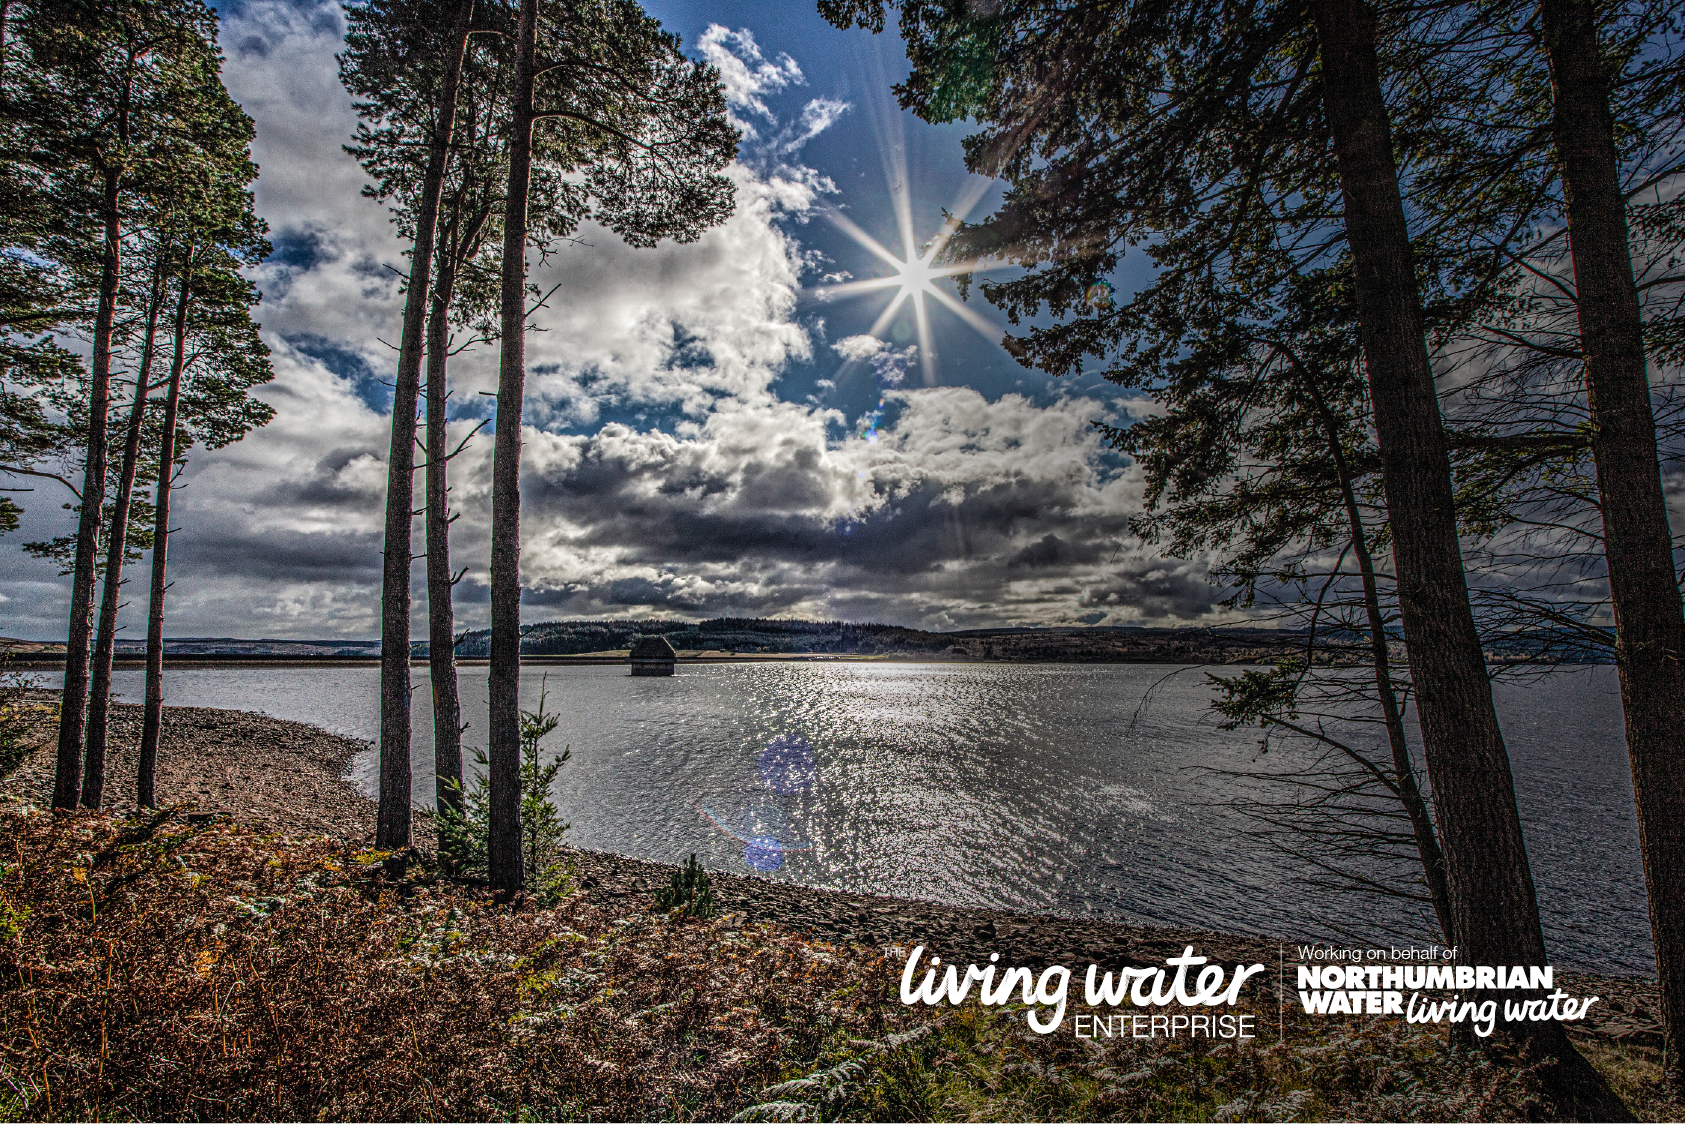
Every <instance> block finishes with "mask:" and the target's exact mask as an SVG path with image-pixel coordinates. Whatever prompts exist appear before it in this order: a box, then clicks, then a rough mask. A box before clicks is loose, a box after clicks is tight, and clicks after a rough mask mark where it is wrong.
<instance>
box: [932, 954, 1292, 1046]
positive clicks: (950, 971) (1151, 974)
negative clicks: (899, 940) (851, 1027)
mask: <svg viewBox="0 0 1685 1124" xmlns="http://www.w3.org/2000/svg"><path fill="white" fill-rule="evenodd" d="M923 955H924V946H923V945H922V944H921V945H919V946H918V947H917V948H915V949H913V951H912V954H911V955H909V956H908V957H907V966H906V967H905V968H904V969H903V970H902V972H901V1002H902V1003H904V1004H907V1005H909V1006H911V1005H912V1004H914V1003H924V1004H926V1005H928V1006H932V1007H934V1006H936V1005H937V1004H939V1003H943V1002H947V1003H949V1004H951V1005H952V1006H955V1007H957V1006H959V1005H960V1004H961V1003H964V1002H965V999H966V996H967V995H969V994H970V993H971V987H972V985H973V984H978V985H980V986H979V987H978V989H977V1000H978V1002H980V1003H982V1004H983V1005H984V1006H986V1007H988V1006H1001V1005H1004V1004H1007V1003H1011V1002H1014V1001H1018V1002H1022V1003H1023V1004H1024V1006H1025V1007H1027V1008H1029V1010H1028V1011H1026V1012H1025V1015H1024V1017H1025V1020H1026V1021H1027V1022H1028V1023H1029V1025H1030V1029H1031V1030H1033V1031H1035V1032H1036V1033H1037V1034H1052V1033H1053V1032H1054V1031H1055V1030H1057V1029H1059V1025H1060V1024H1061V1023H1063V1022H1064V1021H1065V1004H1066V998H1067V992H1068V991H1069V989H1070V983H1071V971H1070V969H1069V968H1066V967H1065V966H1064V965H1062V964H1054V965H1052V966H1050V967H1047V968H1044V969H1042V971H1041V974H1040V975H1039V976H1038V975H1036V973H1034V972H1033V971H1032V970H1031V969H1029V968H1025V967H1015V968H1007V967H1004V966H998V967H999V968H1000V975H999V977H998V978H997V976H996V974H995V973H996V970H997V964H996V962H997V961H999V960H1000V953H998V952H996V953H991V954H990V956H989V966H988V967H986V968H979V967H978V966H977V965H975V964H968V965H966V968H965V974H964V975H963V976H962V975H960V972H959V969H958V968H957V967H956V966H955V965H953V964H949V965H947V967H946V970H942V958H941V957H939V956H933V957H931V958H930V966H929V967H928V968H926V969H925V972H924V981H923V982H922V983H920V984H919V985H918V986H917V987H914V986H913V980H914V978H915V976H916V974H917V972H918V967H919V959H920V958H921V957H922V956H923ZM1164 963H1165V965H1166V967H1169V968H1174V969H1175V970H1176V971H1175V975H1174V976H1167V974H1166V972H1165V969H1164V968H1157V967H1153V968H1123V969H1121V970H1120V971H1119V972H1118V973H1117V974H1116V976H1115V977H1114V976H1113V974H1112V973H1111V972H1106V973H1104V975H1102V974H1101V973H1100V966H1099V965H1098V964H1090V965H1089V966H1088V973H1087V975H1086V976H1085V977H1084V982H1083V999H1084V1000H1085V1001H1086V1003H1087V1005H1088V1006H1089V1007H1102V1006H1106V1007H1117V1006H1118V1005H1120V1004H1121V1003H1123V1001H1124V999H1125V998H1127V999H1128V1000H1129V1002H1130V1003H1131V1004H1133V1005H1134V1006H1136V1007H1168V1006H1170V1005H1172V1004H1175V1005H1177V1006H1180V1007H1184V1008H1187V1007H1195V1008H1198V1007H1224V1006H1226V1007H1233V1006H1234V1005H1235V1003H1237V1002H1238V1001H1239V999H1240V992H1241V989H1242V988H1243V987H1244V986H1245V985H1246V981H1247V980H1248V979H1250V978H1251V977H1253V976H1255V975H1257V974H1258V973H1259V972H1262V971H1263V970H1264V965H1262V964H1249V965H1239V964H1237V965H1235V969H1234V974H1233V975H1232V976H1230V975H1229V974H1228V972H1227V970H1226V969H1224V968H1223V966H1222V965H1220V964H1212V963H1210V962H1209V961H1208V959H1207V958H1206V957H1204V956H1198V955H1196V954H1195V953H1194V947H1193V945H1188V946H1187V947H1186V948H1184V949H1183V950H1182V955H1180V956H1171V957H1166V958H1165V961H1164ZM1190 968H1198V969H1199V972H1198V974H1197V975H1196V976H1195V977H1194V979H1193V981H1192V989H1191V990H1190V986H1189V980H1188V970H1189V969H1190ZM939 970H942V974H941V976H940V977H938V975H937V972H938V971H939ZM1047 1008H1052V1010H1051V1013H1050V1015H1049V1017H1045V1018H1044V1017H1042V1016H1043V1013H1044V1012H1046V1009H1047ZM1072 1026H1073V1029H1074V1031H1075V1033H1076V1035H1077V1036H1078V1037H1079V1038H1095V1037H1099V1036H1101V1035H1102V1034H1103V1035H1104V1036H1105V1037H1108V1038H1110V1037H1114V1036H1115V1037H1131V1038H1180V1037H1189V1038H1231V1039H1245V1038H1255V1037H1257V1034H1256V1033H1255V1026H1256V1016H1254V1015H1251V1014H1241V1013H1238V1012H1227V1013H1219V1012H1215V1011H1213V1012H1209V1013H1206V1012H1201V1013H1198V1014H1190V1013H1178V1014H1168V1013H1166V1014H1151V1015H1147V1014H1142V1015H1096V1014H1082V1015H1077V1016H1076V1017H1075V1018H1074V1019H1073V1020H1072Z"/></svg>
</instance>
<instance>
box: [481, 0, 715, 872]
mask: <svg viewBox="0 0 1685 1124" xmlns="http://www.w3.org/2000/svg"><path fill="white" fill-rule="evenodd" d="M512 39H513V42H512V53H513V55H514V60H513V61H514V70H513V76H512V80H511V91H510V103H509V110H508V118H507V124H506V126H505V129H506V132H507V135H508V138H509V139H508V145H509V149H508V151H509V156H508V168H509V178H508V188H507V192H506V194H505V199H504V206H503V259H502V277H501V285H500V290H499V332H500V335H501V337H502V348H501V355H500V357H499V364H498V393H497V420H496V431H495V432H496V444H495V447H494V450H493V463H492V531H491V538H492V541H491V675H490V682H489V692H488V693H489V695H490V721H489V731H488V732H489V736H490V737H489V740H490V749H489V762H490V764H489V770H490V773H489V776H490V799H491V807H490V815H489V831H490V839H489V842H488V856H489V864H490V870H491V881H492V885H493V886H494V887H495V888H496V889H497V890H498V891H499V892H500V893H504V894H512V893H514V892H515V891H516V890H518V889H519V888H520V886H521V884H522V881H523V878H522V862H521V847H520V839H521V826H520V825H521V809H520V784H519V775H518V774H519V767H520V721H519V718H520V705H519V697H518V692H519V686H520V683H519V679H520V664H521V634H520V632H521V630H520V622H521V610H520V602H521V590H520V585H521V578H520V554H521V542H520V502H521V501H520V458H521V413H522V404H523V400H524V396H525V385H526V321H527V306H526V299H527V273H526V250H527V243H528V237H529V233H530V228H529V216H528V204H529V199H530V195H531V188H532V185H533V179H534V169H535V166H536V167H537V168H539V169H540V170H541V171H542V170H545V169H548V170H549V171H550V172H551V173H552V175H553V176H554V178H555V179H556V181H557V182H558V184H564V183H565V185H566V186H565V187H563V188H562V190H565V191H567V192H568V194H569V195H570V197H571V198H572V199H573V200H574V201H575V206H573V207H571V208H566V209H567V210H569V211H570V212H571V213H574V214H577V215H578V216H579V217H580V218H581V219H584V218H586V217H589V218H592V219H594V220H595V221H597V222H598V223H600V224H602V225H603V226H605V227H607V228H608V229H610V230H612V231H614V232H615V233H617V234H619V235H620V236H621V237H622V238H623V239H625V240H626V241H627V242H628V243H630V244H632V245H634V246H652V245H654V244H655V243H656V242H657V241H659V240H660V239H662V238H674V239H676V240H679V241H689V240H694V239H695V238H697V237H700V235H701V233H702V231H703V230H705V229H707V228H708V227H709V226H712V225H714V224H715V223H718V222H721V221H723V220H724V219H725V218H726V217H727V216H728V215H729V214H730V212H731V201H732V191H731V185H730V181H728V180H727V179H725V178H724V177H723V176H721V175H719V170H720V169H721V168H722V167H724V166H725V164H726V163H727V162H728V161H730V160H731V158H732V157H733V156H734V155H736V151H737V138H736V134H735V132H734V131H733V129H732V127H731V125H730V124H729V122H728V121H727V119H726V116H725V98H724V95H723V93H722V92H721V90H720V86H719V79H718V76H717V75H716V74H715V73H714V72H713V70H712V69H711V68H709V67H707V66H704V65H703V64H701V63H697V62H692V61H690V60H688V59H686V58H685V57H684V55H683V54H681V53H680V51H679V42H678V38H677V37H676V36H673V35H670V34H668V33H665V32H663V31H662V30H661V28H660V25H659V24H658V23H657V22H656V21H655V20H653V19H651V18H649V17H648V16H646V15H645V14H644V12H643V10H642V9H641V8H640V7H639V6H638V5H637V4H636V3H633V2H630V0H592V2H589V3H584V4H572V5H551V4H549V3H540V0H521V4H520V8H519V14H518V17H517V19H516V22H515V29H514V34H513V37H512ZM564 172H572V173H573V174H574V177H576V178H570V179H568V180H566V181H561V180H560V175H559V174H560V173H564Z"/></svg>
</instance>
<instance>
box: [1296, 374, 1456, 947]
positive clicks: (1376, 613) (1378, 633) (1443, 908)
mask: <svg viewBox="0 0 1685 1124" xmlns="http://www.w3.org/2000/svg"><path fill="white" fill-rule="evenodd" d="M1278 350H1280V351H1281V352H1282V354H1284V355H1285V356H1286V357H1287V361H1288V362H1289V363H1291V364H1292V365H1293V369H1294V372H1295V373H1296V374H1297V375H1298V376H1299V381H1300V383H1301V384H1302V385H1303V386H1304V387H1305V390H1306V391H1307V392H1308V394H1309V395H1310V399H1311V403H1312V405H1314V406H1315V407H1316V411H1317V417H1318V418H1319V419H1321V422H1322V430H1323V435H1324V437H1325V438H1326V439H1327V441H1328V449H1329V453H1330V454H1331V455H1332V456H1333V458H1334V472H1335V475H1336V476H1337V477H1338V478H1339V481H1340V497H1341V500H1342V502H1343V503H1344V504H1345V508H1346V523H1347V525H1348V526H1349V527H1350V528H1351V543H1352V552H1353V553H1354V554H1356V555H1357V572H1358V576H1359V578H1360V580H1361V581H1362V584H1363V609H1364V614H1365V615H1366V616H1367V617H1368V619H1369V654H1370V660H1371V661H1372V662H1373V664H1374V674H1375V693H1376V694H1377V695H1378V696H1379V698H1380V700H1381V717H1382V719H1383V720H1384V722H1385V724H1386V728H1387V745H1388V748H1390V749H1391V751H1392V767H1393V783H1395V784H1396V785H1397V786H1398V799H1399V802H1400V803H1401V804H1403V805H1404V811H1405V814H1406V815H1408V816H1409V817H1410V830H1411V832H1412V833H1413V834H1414V835H1415V837H1416V855H1417V857H1418V858H1420V859H1421V862H1422V876H1423V878H1424V879H1425V880H1426V881H1427V885H1428V897H1429V899H1430V900H1431V901H1432V902H1433V912H1434V917H1435V919H1436V920H1437V921H1438V922H1439V932H1440V935H1441V936H1442V937H1443V938H1444V940H1445V943H1446V944H1447V945H1449V946H1453V947H1455V946H1456V945H1457V943H1458V942H1457V936H1456V929H1455V927H1454V926H1455V923H1454V922H1453V920H1452V912H1451V889H1450V886H1449V885H1448V884H1447V882H1446V879H1445V855H1444V852H1443V851H1442V850H1441V848H1440V846H1439V835H1438V832H1437V831H1436V830H1435V827H1434V822H1433V814H1432V813H1431V812H1430V811H1429V809H1428V802H1427V800H1426V799H1424V798H1423V796H1422V790H1421V786H1420V785H1419V784H1418V783H1417V781H1416V767H1415V764H1414V763H1413V762H1412V761H1411V760H1410V743H1409V741H1408V740H1407V739H1406V738H1405V735H1404V714H1403V709H1402V708H1401V707H1400V706H1399V705H1398V695H1397V693H1396V692H1395V691H1394V690H1393V685H1392V657H1391V653H1389V652H1388V650H1387V631H1386V621H1385V619H1384V618H1383V617H1382V615H1381V595H1380V590H1379V589H1378V588H1377V586H1376V582H1375V560H1374V556H1373V555H1371V554H1370V552H1369V536H1368V534H1367V533H1366V532H1365V530H1364V527H1363V513H1362V511H1361V510H1360V509H1359V508H1358V506H1357V492H1356V490H1355V488H1354V487H1353V484H1352V471H1351V466H1350V464H1348V463H1347V461H1346V450H1345V448H1344V446H1342V445H1341V444H1340V426H1339V423H1338V422H1337V421H1336V420H1335V417H1334V411H1333V410H1331V409H1329V407H1328V400H1327V399H1326V398H1324V397H1323V396H1322V388H1321V387H1320V386H1319V385H1318V384H1317V380H1316V377H1315V376H1314V375H1313V374H1312V373H1311V370H1310V368H1308V367H1307V366H1305V364H1303V363H1302V362H1300V360H1299V357H1298V356H1297V355H1295V354H1293V353H1292V352H1291V351H1289V350H1287V349H1285V348H1278Z"/></svg>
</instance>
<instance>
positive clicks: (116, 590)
mask: <svg viewBox="0 0 1685 1124" xmlns="http://www.w3.org/2000/svg"><path fill="white" fill-rule="evenodd" d="M168 254H169V247H168V246H167V245H166V246H164V247H161V248H160V249H159V252H158V260H157V262H156V263H154V265H153V270H152V294H151V297H150V299H149V300H148V302H147V309H146V333H145V336H144V337H143V339H142V341H141V348H140V366H139V368H138V369H137V371H136V373H135V397H134V402H133V404H132V405H131V406H130V407H129V419H128V424H127V426H126V427H125V429H124V432H123V459H122V460H121V461H120V462H119V464H118V468H117V496H116V499H115V500H114V501H113V503H112V505H111V526H110V528H109V529H108V530H107V531H106V536H105V588H104V590H103V593H102V596H101V598H100V606H99V631H98V633H97V634H96V636H95V639H94V666H93V674H92V676H91V678H90V680H89V686H88V722H87V741H88V744H87V750H86V754H87V755H86V758H85V759H84V764H83V767H82V806H83V807H84V808H98V807H99V806H100V804H101V802H102V801H103V799H104V796H105V751H106V738H107V733H108V726H109V721H110V717H111V660H112V656H113V655H114V654H115V652H116V650H117V610H118V609H119V608H120V607H121V598H122V595H123V554H124V552H125V551H126V550H127V549H128V545H129V508H130V507H131V506H132V504H133V500H134V493H135V470H136V469H137V468H138V467H139V466H140V431H141V426H142V424H143V423H144V422H145V421H146V401H147V393H148V391H150V390H151V386H150V384H151V382H152V357H153V354H154V348H155V345H156V344H157V341H158V312H159V310H160V308H161V307H162V306H163V303H164V275H165V271H166V264H167V258H168Z"/></svg>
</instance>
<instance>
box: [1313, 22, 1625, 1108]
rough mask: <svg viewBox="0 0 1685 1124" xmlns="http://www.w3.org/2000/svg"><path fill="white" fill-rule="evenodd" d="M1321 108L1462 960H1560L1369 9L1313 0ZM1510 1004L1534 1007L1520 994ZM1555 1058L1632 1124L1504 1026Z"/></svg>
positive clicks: (1564, 1079)
mask: <svg viewBox="0 0 1685 1124" xmlns="http://www.w3.org/2000/svg"><path fill="white" fill-rule="evenodd" d="M1311 12H1312V16H1313V18H1314V20H1315V22H1316V31H1317V36H1318V39H1319V40H1320V50H1321V62H1322V87H1323V100H1324V109H1325V112H1326V114H1327V120H1328V126H1329V130H1330V132H1331V134H1332V137H1333V142H1334V154H1335V158H1336V160H1337V163H1338V168H1339V174H1340V185H1341V191H1342V194H1343V196H1344V205H1345V223H1346V235H1347V242H1348V244H1349V246H1350V249H1351V254H1352V264H1353V280H1354V288H1355V295H1356V298H1357V310H1358V323H1359V329H1360V332H1361V338H1362V341H1363V354H1364V365H1365V368H1366V370H1367V375H1368V380H1369V393H1370V401H1371V406H1372V409H1373V412H1374V420H1375V433H1376V439H1377V444H1378V445H1379V448H1380V455H1381V472H1382V481H1383V484H1384V487H1385V490H1386V497H1387V512H1388V519H1389V521H1390V524H1391V528H1392V535H1393V563H1394V568H1395V570H1396V572H1397V576H1398V602H1399V616H1400V618H1401V619H1402V622H1403V625H1404V637H1405V642H1406V644H1407V645H1408V647H1409V652H1410V670H1411V677H1412V679H1413V680H1414V682H1415V686H1416V712H1417V715H1418V718H1419V720H1420V723H1421V728H1422V744H1423V747H1424V749H1425V750H1426V753H1427V760H1428V774H1429V777H1430V778H1431V780H1432V783H1433V793H1434V804H1435V808H1436V809H1437V811H1438V814H1439V832H1440V841H1441V845H1442V847H1443V850H1444V855H1445V871H1446V881H1447V884H1448V888H1449V892H1450V899H1451V912H1452V928H1453V930H1454V931H1455V932H1456V934H1457V937H1458V941H1459V948H1458V959H1459V962H1460V963H1464V964H1512V965H1513V964H1535V965H1542V964H1547V963H1549V960H1548V958H1547V956H1546V954H1545V942H1544V932H1543V930H1542V929H1541V928H1540V926H1539V909H1538V902H1537V899H1536V898H1535V897H1534V892H1533V877H1532V872H1531V871H1530V870H1529V869H1528V865H1527V852H1526V847H1525V844H1524V842H1523V839H1522V834H1521V817H1520V815H1519V813H1518V812H1517V810H1516V805H1515V786H1514V781H1513V778H1512V776H1511V774H1510V767H1509V756H1508V754H1507V752H1506V751H1505V749H1504V741H1503V735H1502V733H1501V731H1500V730H1499V727H1498V717H1497V712H1496V711H1495V710H1494V709H1493V706H1492V688H1491V683H1490V681H1489V680H1488V679H1487V676H1486V661H1485V655H1484V653H1483V651H1482V649H1481V645H1480V636H1479V634H1478V633H1477V631H1476V630H1475V625H1474V614H1473V613H1472V612H1471V610H1470V608H1469V603H1468V586H1467V584H1466V581H1465V578H1464V575H1463V566H1462V550H1461V546H1460V544H1459V542H1458V537H1457V517H1456V510H1455V507H1454V504H1453V492H1452V484H1451V465H1450V458H1449V456H1448V453H1447V449H1446V441H1445V433H1444V429H1443V427H1442V425H1441V421H1440V416H1439V402H1438V398H1437V396H1436V394H1435V390H1434V381H1433V369H1432V365H1431V363H1430V361H1429V358H1428V351H1427V344H1426V341H1425V339H1424V337H1423V324H1422V305H1421V295H1420V292H1419V290H1418V289H1417V285H1416V273H1415V262H1414V260H1413V255H1412V253H1411V248H1410V235H1409V229H1408V227H1407V225H1406V222H1405V217H1404V206H1403V201H1402V199H1401V198H1400V195H1399V187H1398V171H1397V166H1396V165H1395V164H1394V162H1393V152H1392V136H1391V126H1390V122H1389V120H1388V117H1387V109H1386V103H1385V100H1384V98H1383V95H1382V90H1381V83H1380V75H1379V69H1378V64H1377V62H1376V56H1375V26H1374V18H1373V16H1372V14H1371V13H1370V11H1369V10H1368V8H1367V7H1366V6H1365V5H1364V3H1363V2H1362V0H1313V3H1312V4H1311ZM1509 997H1510V998H1516V999H1519V998H1521V996H1520V995H1511V996H1509ZM1503 1029H1504V1031H1505V1033H1506V1034H1507V1035H1509V1036H1511V1037H1514V1038H1522V1039H1525V1040H1526V1042H1527V1043H1528V1044H1529V1045H1530V1046H1531V1048H1532V1050H1533V1053H1534V1055H1535V1056H1540V1057H1552V1058H1555V1059H1556V1060H1557V1062H1558V1064H1557V1065H1556V1066H1554V1067H1552V1074H1551V1077H1550V1079H1549V1081H1550V1086H1551V1091H1552V1093H1553V1094H1554V1095H1555V1097H1556V1098H1557V1099H1558V1104H1557V1108H1558V1109H1559V1111H1563V1112H1565V1113H1566V1114H1569V1115H1572V1116H1575V1117H1589V1118H1592V1119H1615V1118H1617V1117H1618V1118H1622V1119H1630V1118H1631V1116H1630V1113H1628V1112H1627V1111H1626V1108H1625V1106H1624V1105H1622V1104H1621V1103H1620V1102H1619V1100H1618V1099H1616V1098H1615V1097H1614V1094H1613V1093H1612V1092H1611V1091H1610V1090H1609V1088H1608V1086H1607V1084H1606V1083H1604V1082H1603V1081H1602V1079H1601V1078H1600V1077H1599V1076H1598V1075H1597V1072H1596V1071H1595V1070H1593V1069H1592V1068H1591V1066H1590V1065H1589V1064H1587V1063H1586V1061H1585V1060H1584V1059H1583V1058H1581V1057H1580V1055H1579V1053H1578V1052H1577V1051H1576V1050H1575V1049H1574V1048H1573V1046H1572V1044H1570V1043H1569V1041H1568V1038H1567V1035H1565V1034H1564V1033H1563V1031H1562V1026H1561V1024H1560V1023H1557V1022H1547V1023H1519V1024H1509V1025H1505V1026H1504V1028H1503Z"/></svg>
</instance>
